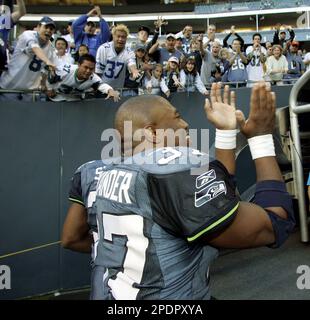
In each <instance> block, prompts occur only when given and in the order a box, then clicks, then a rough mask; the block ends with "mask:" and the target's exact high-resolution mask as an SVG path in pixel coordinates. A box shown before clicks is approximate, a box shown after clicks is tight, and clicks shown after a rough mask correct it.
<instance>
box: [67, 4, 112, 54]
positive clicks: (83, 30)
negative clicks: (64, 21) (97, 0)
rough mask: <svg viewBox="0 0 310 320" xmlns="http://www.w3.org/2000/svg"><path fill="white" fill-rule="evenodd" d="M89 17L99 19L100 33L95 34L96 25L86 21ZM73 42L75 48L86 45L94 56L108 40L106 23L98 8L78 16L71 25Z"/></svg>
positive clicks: (108, 30)
mask: <svg viewBox="0 0 310 320" xmlns="http://www.w3.org/2000/svg"><path fill="white" fill-rule="evenodd" d="M90 17H98V18H99V19H100V33H99V34H96V33H95V32H96V24H95V23H94V22H93V21H87V19H88V18H90ZM72 28H73V35H74V42H75V46H76V47H77V48H79V47H80V45H81V44H86V45H87V46H88V48H89V53H90V54H91V55H93V56H94V57H95V56H96V52H97V49H98V48H99V46H100V45H102V44H103V43H105V42H107V41H109V40H110V36H111V33H110V29H109V25H108V24H107V22H106V21H105V20H104V19H103V18H102V16H101V11H100V8H99V7H98V6H95V7H94V8H93V9H92V10H90V11H89V12H88V13H87V14H85V15H82V16H80V17H79V18H78V19H76V20H75V21H74V22H73V24H72Z"/></svg>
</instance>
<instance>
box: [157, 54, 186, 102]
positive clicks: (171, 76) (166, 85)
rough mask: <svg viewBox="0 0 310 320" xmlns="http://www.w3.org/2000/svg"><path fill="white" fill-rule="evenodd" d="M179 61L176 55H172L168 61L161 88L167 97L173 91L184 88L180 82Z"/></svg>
mask: <svg viewBox="0 0 310 320" xmlns="http://www.w3.org/2000/svg"><path fill="white" fill-rule="evenodd" d="M179 63H180V62H179V59H178V58H176V57H174V56H172V57H170V58H169V60H168V62H167V66H166V68H165V71H164V76H163V79H162V83H161V89H162V91H163V92H164V93H165V95H166V97H167V98H169V97H170V95H171V93H173V92H176V91H177V90H178V89H182V88H183V87H182V84H181V82H180V69H179Z"/></svg>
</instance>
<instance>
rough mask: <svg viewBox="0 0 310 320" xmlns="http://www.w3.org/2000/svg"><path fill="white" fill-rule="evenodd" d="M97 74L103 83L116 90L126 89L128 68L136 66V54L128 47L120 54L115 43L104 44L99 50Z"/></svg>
mask: <svg viewBox="0 0 310 320" xmlns="http://www.w3.org/2000/svg"><path fill="white" fill-rule="evenodd" d="M96 62H97V63H96V73H98V74H99V75H100V76H101V77H102V80H103V82H105V83H107V84H109V85H110V86H112V87H113V88H114V89H119V88H123V87H124V83H125V76H126V68H127V67H129V66H132V65H136V59H135V54H134V52H133V51H132V50H130V48H128V47H126V48H125V49H124V50H123V51H121V52H120V53H119V54H117V53H116V51H115V48H114V43H113V41H111V42H108V43H104V44H102V45H101V46H100V47H99V48H98V50H97V56H96Z"/></svg>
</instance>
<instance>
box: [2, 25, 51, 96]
mask: <svg viewBox="0 0 310 320" xmlns="http://www.w3.org/2000/svg"><path fill="white" fill-rule="evenodd" d="M35 47H37V48H41V49H42V50H43V52H44V53H45V55H46V57H47V58H48V59H49V60H50V61H51V62H53V63H56V61H57V60H56V53H55V50H54V48H53V47H52V43H51V42H50V41H49V42H48V43H47V44H45V45H44V46H42V45H40V43H39V36H38V33H37V32H36V31H25V32H23V33H22V34H21V35H20V37H19V39H18V41H17V45H16V48H15V50H14V53H13V56H12V58H11V59H10V62H9V64H8V70H7V71H5V72H3V73H2V75H1V78H0V87H1V88H3V89H17V90H27V89H29V90H32V89H37V88H38V87H39V86H40V81H41V71H43V67H44V63H43V61H42V60H40V59H39V58H38V57H37V56H36V55H35V54H34V53H33V51H32V49H33V48H35Z"/></svg>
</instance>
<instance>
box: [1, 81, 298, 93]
mask: <svg viewBox="0 0 310 320" xmlns="http://www.w3.org/2000/svg"><path fill="white" fill-rule="evenodd" d="M298 80H299V79H294V78H292V79H283V80H280V82H283V84H281V86H291V85H292V84H293V83H296V82H297V81H298ZM256 82H258V81H250V80H248V81H234V82H221V83H222V85H223V86H224V85H230V84H232V85H236V88H235V89H238V88H239V85H244V84H247V83H250V84H254V83H256ZM265 82H269V83H272V82H274V81H270V80H265ZM286 82H291V83H286ZM211 85H212V83H211V82H209V83H207V84H206V86H207V87H211ZM242 88H244V87H242ZM114 89H115V90H118V91H121V92H122V91H123V90H131V89H133V88H114ZM134 89H138V88H134ZM0 93H12V94H14V93H15V94H18V93H20V94H40V93H44V91H43V90H40V89H33V90H30V89H28V90H16V89H1V88H0Z"/></svg>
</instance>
